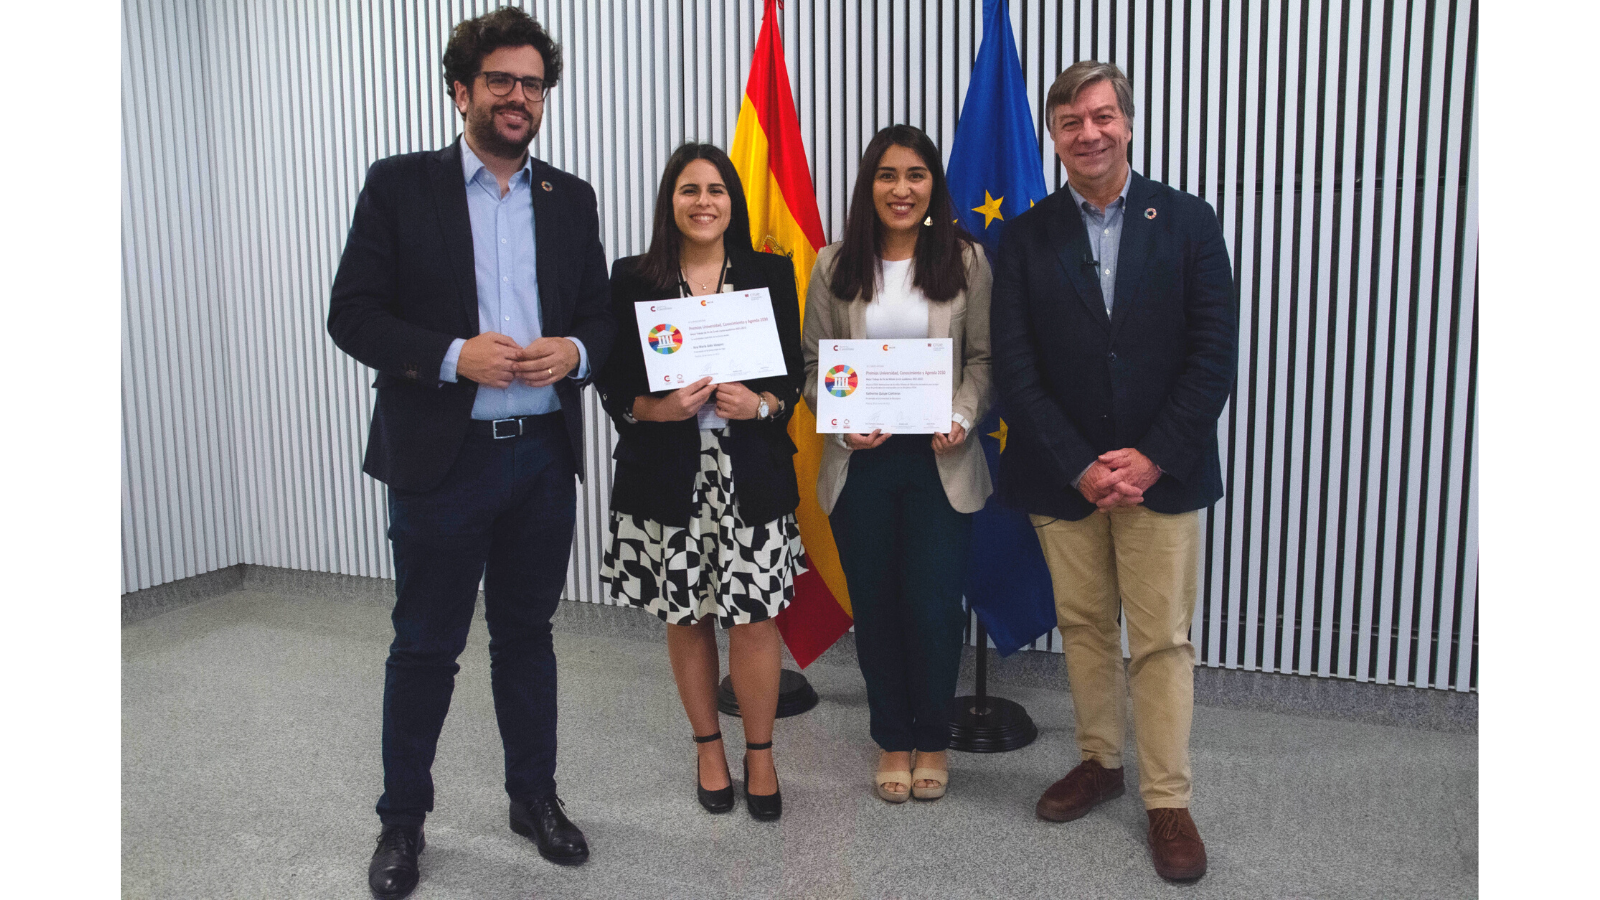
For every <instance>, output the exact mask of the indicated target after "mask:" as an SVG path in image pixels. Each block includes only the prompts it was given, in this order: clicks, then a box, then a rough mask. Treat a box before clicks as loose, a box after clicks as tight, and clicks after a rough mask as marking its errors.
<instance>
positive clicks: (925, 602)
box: [828, 434, 972, 752]
mask: <svg viewBox="0 0 1600 900" xmlns="http://www.w3.org/2000/svg"><path fill="white" fill-rule="evenodd" d="M929 439H930V436H929V435H925V434H908V435H895V436H894V437H891V438H890V439H889V440H888V441H885V442H884V443H883V445H882V446H880V447H878V448H876V449H874V450H861V451H857V452H856V453H854V454H852V455H851V457H850V470H849V474H848V476H847V478H846V479H845V484H844V490H843V491H841V492H840V494H839V501H838V503H836V504H835V505H834V508H833V514H832V515H831V516H829V517H828V518H829V521H830V523H831V524H832V526H833V537H834V541H835V542H837V543H838V545H839V562H840V564H841V565H842V566H843V567H844V576H845V581H846V582H847V583H848V584H849V587H850V604H851V607H852V608H853V610H854V613H855V623H856V657H857V659H858V660H859V661H860V664H861V675H862V677H863V678H865V679H866V682H867V705H868V708H869V711H870V714H871V721H872V739H873V740H874V741H875V742H877V744H878V746H879V747H882V748H883V749H884V750H923V751H929V752H932V751H938V750H943V749H945V748H946V747H948V746H949V744H950V712H949V707H950V699H951V698H952V697H954V696H955V691H956V676H957V675H958V674H959V673H960V669H961V636H962V633H963V631H964V630H965V627H966V621H967V615H966V612H965V611H964V610H963V609H962V605H961V593H962V586H963V584H965V582H966V575H967V547H968V544H969V543H970V540H971V533H972V516H971V515H970V514H968V513H959V512H956V511H955V510H954V509H953V508H951V506H950V501H949V499H947V498H946V497H945V493H944V487H943V486H942V485H941V484H940V483H939V471H938V469H937V468H935V465H934V455H933V448H932V447H931V446H930V445H929Z"/></svg>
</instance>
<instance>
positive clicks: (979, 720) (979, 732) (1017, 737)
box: [950, 619, 1039, 753]
mask: <svg viewBox="0 0 1600 900" xmlns="http://www.w3.org/2000/svg"><path fill="white" fill-rule="evenodd" d="M977 638H978V656H977V673H976V678H975V679H974V681H975V684H974V685H973V693H972V694H971V695H969V696H966V697H957V698H955V699H954V700H952V701H950V749H952V750H960V751H961V752H963V753H1004V752H1006V751H1008V750H1021V749H1022V748H1023V747H1026V746H1028V745H1029V744H1031V743H1033V739H1034V738H1036V737H1038V736H1039V729H1038V727H1037V726H1035V725H1034V724H1033V719H1032V718H1030V717H1029V716H1028V711H1027V710H1026V709H1023V708H1022V704H1020V703H1016V702H1014V701H1011V700H1007V699H1005V698H1004V697H991V696H989V632H988V630H987V629H985V628H984V627H983V620H982V619H979V620H978V630H977Z"/></svg>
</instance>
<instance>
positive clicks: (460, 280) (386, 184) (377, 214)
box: [328, 138, 615, 491]
mask: <svg viewBox="0 0 1600 900" xmlns="http://www.w3.org/2000/svg"><path fill="white" fill-rule="evenodd" d="M545 185H548V186H549V187H548V189H546V188H545ZM533 212H534V239H535V240H536V241H537V242H538V247H539V254H538V276H539V312H540V324H541V328H542V330H543V333H544V334H545V335H546V336H551V337H554V336H561V337H575V338H577V339H578V340H580V341H582V342H583V346H584V349H585V351H587V353H588V357H589V371H590V373H591V374H592V373H594V372H598V371H599V370H600V368H601V367H602V366H604V365H605V361H606V356H607V354H608V353H609V352H610V350H611V341H612V335H613V333H614V330H615V325H614V323H613V322H612V320H611V287H610V283H609V281H608V280H607V278H606V258H605V249H604V248H603V247H601V245H600V220H599V214H598V212H597V209H596V205H595V194H594V189H593V188H591V187H590V186H589V185H588V183H587V182H585V181H583V180H582V179H580V178H577V177H575V176H573V175H568V174H567V173H565V172H562V171H560V170H558V169H554V168H551V167H550V166H549V165H548V164H546V163H543V162H540V161H539V160H537V159H536V160H534V161H533ZM328 334H330V335H331V336H332V337H333V342H334V343H335V344H337V345H338V346H339V349H341V350H343V351H344V352H346V353H348V354H350V355H351V356H353V357H355V358H356V359H357V360H359V361H360V362H362V363H364V364H366V365H368V366H371V367H372V368H374V369H376V370H378V378H377V381H376V382H374V387H376V388H377V389H378V397H377V402H376V404H375V405H374V407H373V411H372V427H371V430H370V432H369V434H368V438H367V456H366V463H365V465H364V468H365V470H366V472H367V474H369V475H371V476H372V477H374V478H376V479H378V480H379V481H382V482H385V483H386V484H388V485H390V486H391V487H396V488H400V489H402V490H410V491H424V490H428V489H430V488H432V487H434V486H435V485H437V484H438V483H439V482H440V481H442V480H443V479H444V476H445V473H446V472H447V471H449V469H450V465H451V464H452V463H453V462H454V461H455V458H456V454H457V453H458V452H460V450H461V444H462V441H463V440H465V438H466V434H467V424H468V422H469V421H470V420H471V418H472V401H473V399H474V397H476V396H477V392H478V386H477V384H476V383H474V382H472V381H469V380H467V379H465V378H463V379H461V380H459V381H457V382H455V383H444V384H440V383H439V365H440V364H441V363H442V362H443V361H444V355H445V352H446V351H448V350H449V349H450V343H451V341H452V340H454V339H455V338H472V337H476V336H477V334H478V287H477V278H476V276H475V274H474V272H473V255H472V220H471V217H470V216H469V214H468V212H467V190H466V184H465V182H464V180H463V178H462V175H461V147H460V139H459V138H458V139H457V140H456V142H455V143H453V144H451V145H450V146H448V147H446V148H444V149H443V150H435V151H428V152H424V153H407V154H404V155H401V156H391V157H389V158H388V159H381V160H379V161H377V162H375V163H373V164H372V167H371V168H370V169H368V170H367V180H366V183H365V185H364V186H363V187H362V188H361V196H360V197H359V198H358V199H357V200H356V211H355V216H354V218H353V219H352V221H351V223H350V235H349V237H348V238H347V239H346V241H345V247H344V255H343V256H342V257H341V258H340V259H339V271H338V273H337V274H336V275H335V276H334V279H333V299H332V303H331V304H330V306H329V309H328ZM581 387H582V384H580V383H577V382H575V381H573V380H572V379H562V380H561V381H559V382H557V383H556V384H555V389H556V396H557V397H558V398H560V400H561V409H562V411H563V412H564V413H565V414H566V415H565V418H566V427H567V434H568V438H569V440H570V441H571V443H572V451H573V458H574V459H577V460H582V459H583V421H582V415H581V411H582V408H583V407H582V404H581V403H580V402H579V391H580V389H581ZM578 471H579V475H580V477H581V476H582V474H583V468H582V464H581V463H580V464H579V470H578Z"/></svg>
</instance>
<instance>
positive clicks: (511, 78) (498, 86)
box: [478, 72, 547, 103]
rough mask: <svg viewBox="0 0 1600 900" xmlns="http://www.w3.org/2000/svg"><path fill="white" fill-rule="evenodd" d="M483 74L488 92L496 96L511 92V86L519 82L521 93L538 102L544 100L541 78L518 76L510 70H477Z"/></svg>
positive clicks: (503, 95)
mask: <svg viewBox="0 0 1600 900" xmlns="http://www.w3.org/2000/svg"><path fill="white" fill-rule="evenodd" d="M478 74H479V75H482V76H483V83H484V84H486V85H488V86H489V93H491V94H493V95H495V96H496V97H506V96H509V95H510V94H511V86H512V85H514V84H517V83H518V82H521V84H522V94H523V96H525V97H527V98H528V99H529V100H532V101H533V102H535V103H538V102H540V101H542V100H544V92H545V91H546V90H547V88H546V87H545V84H544V79H543V78H534V77H533V76H531V75H530V76H528V77H527V78H518V77H517V76H515V75H513V74H511V73H510V72H479V73H478Z"/></svg>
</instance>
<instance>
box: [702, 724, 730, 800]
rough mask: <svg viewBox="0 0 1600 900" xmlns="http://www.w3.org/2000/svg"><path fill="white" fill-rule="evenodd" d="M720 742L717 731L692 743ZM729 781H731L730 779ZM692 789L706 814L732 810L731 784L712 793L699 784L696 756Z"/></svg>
mask: <svg viewBox="0 0 1600 900" xmlns="http://www.w3.org/2000/svg"><path fill="white" fill-rule="evenodd" d="M720 740H722V732H720V731H719V732H717V733H715V734H708V735H706V736H705V737H696V738H695V739H694V742H695V743H696V744H709V743H711V742H712V741H720ZM729 780H730V781H731V780H732V779H729ZM694 787H695V794H696V795H697V796H698V797H699V798H700V805H701V806H703V807H705V810H706V812H708V813H725V812H728V811H729V810H731V809H733V785H732V784H730V785H728V786H727V787H724V788H718V789H716V790H714V791H712V790H707V789H706V786H705V785H703V784H701V783H700V758H699V756H698V755H696V757H695V763H694Z"/></svg>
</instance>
